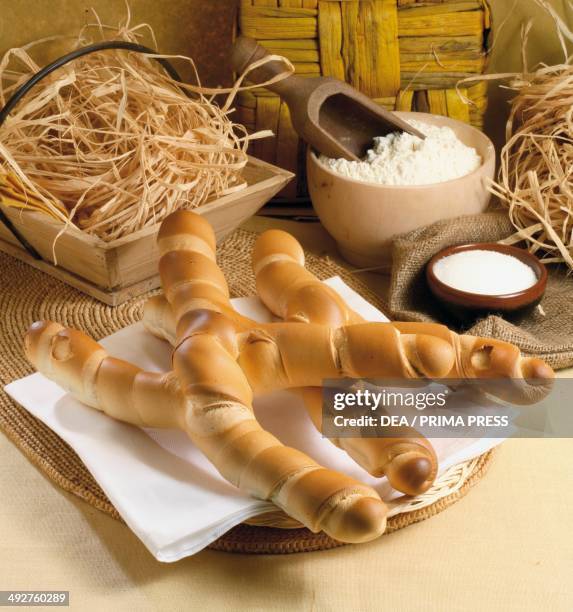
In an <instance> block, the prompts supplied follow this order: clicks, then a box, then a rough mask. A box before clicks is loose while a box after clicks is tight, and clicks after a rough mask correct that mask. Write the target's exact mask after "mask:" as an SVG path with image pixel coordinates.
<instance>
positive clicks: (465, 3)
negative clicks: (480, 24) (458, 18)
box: [400, 0, 482, 17]
mask: <svg viewBox="0 0 573 612" xmlns="http://www.w3.org/2000/svg"><path fill="white" fill-rule="evenodd" d="M481 10H482V3H481V0H450V1H449V2H436V3H432V4H429V3H428V2H424V3H417V4H414V5H412V4H411V5H409V6H405V5H401V6H400V12H401V13H402V14H403V15H406V14H408V13H412V14H416V15H417V16H420V17H422V16H424V15H440V14H443V13H461V12H468V11H481Z"/></svg>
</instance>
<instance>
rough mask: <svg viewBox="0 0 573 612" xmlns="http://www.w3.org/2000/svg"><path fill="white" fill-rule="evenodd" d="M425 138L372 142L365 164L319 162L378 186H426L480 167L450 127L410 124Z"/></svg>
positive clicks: (404, 136)
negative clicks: (372, 145)
mask: <svg viewBox="0 0 573 612" xmlns="http://www.w3.org/2000/svg"><path fill="white" fill-rule="evenodd" d="M408 123H409V124H410V125H411V126H412V127H415V128H416V129H418V130H419V131H420V132H422V133H423V134H425V135H426V138H425V140H421V139H420V138H418V137H417V136H412V135H411V134H406V133H405V132H395V133H392V134H388V135H387V136H380V137H378V138H375V139H374V148H373V149H370V150H369V151H368V153H367V154H366V157H365V158H364V160H362V161H359V162H356V161H348V160H346V159H332V158H330V157H326V156H324V155H321V156H320V161H321V162H322V163H323V164H325V165H326V166H327V167H328V168H330V169H331V170H333V171H334V172H336V173H337V174H341V175H342V176H346V177H348V178H352V179H355V180H358V181H366V182H368V183H379V184H381V185H428V184H430V183H442V182H444V181H449V180H451V179H455V178H459V177H460V176H465V175H466V174H469V173H470V172H473V171H474V170H476V169H477V168H479V166H480V165H481V157H480V156H479V155H478V153H477V151H476V150H475V149H472V148H471V147H467V146H466V145H465V144H463V143H462V142H461V141H460V140H458V138H457V136H456V135H455V134H454V132H453V130H451V129H450V128H449V127H438V126H435V125H429V124H427V123H421V122H420V121H415V120H409V121H408Z"/></svg>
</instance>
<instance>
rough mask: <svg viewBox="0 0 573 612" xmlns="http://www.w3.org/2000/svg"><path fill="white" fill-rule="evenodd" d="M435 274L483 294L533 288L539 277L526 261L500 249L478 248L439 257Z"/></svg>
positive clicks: (447, 281)
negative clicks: (501, 251)
mask: <svg viewBox="0 0 573 612" xmlns="http://www.w3.org/2000/svg"><path fill="white" fill-rule="evenodd" d="M434 274H435V275H436V277H437V278H438V280H441V281H442V283H444V284H445V285H449V286H450V287H453V288H454V289H459V290H460V291H466V292H469V293H479V294H481V295H504V294H508V293H516V292H517V291H523V290H524V289H528V288H529V287H532V286H533V285H535V283H536V282H537V276H536V274H535V272H534V271H533V269H532V268H530V267H529V266H528V265H527V264H524V263H523V262H522V261H520V260H519V259H517V257H513V255H506V254H505V253H498V252H496V251H486V250H485V249H475V250H471V251H461V252H459V253H454V254H452V255H448V256H447V257H443V258H442V259H438V261H436V263H435V264H434Z"/></svg>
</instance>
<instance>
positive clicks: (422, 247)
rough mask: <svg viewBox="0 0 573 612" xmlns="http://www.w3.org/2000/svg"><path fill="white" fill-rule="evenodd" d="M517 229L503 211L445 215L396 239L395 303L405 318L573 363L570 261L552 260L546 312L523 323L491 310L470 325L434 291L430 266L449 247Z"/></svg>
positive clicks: (559, 364)
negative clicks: (447, 308) (449, 310)
mask: <svg viewBox="0 0 573 612" xmlns="http://www.w3.org/2000/svg"><path fill="white" fill-rule="evenodd" d="M513 233H514V229H513V227H512V225H511V223H510V222H509V219H508V218H507V215H506V214H505V213H503V212H489V213H484V214H481V215H473V216H466V217H458V218H455V219H448V220H445V221H439V222H438V223H434V224H433V225H429V226H427V227H423V228H420V229H417V230H414V231H412V232H409V233H408V234H404V235H402V236H400V237H399V238H397V239H396V240H395V241H394V244H393V249H392V257H393V265H392V281H391V286H390V296H389V303H388V305H389V308H390V311H391V314H392V316H393V318H395V319H397V320H402V321H406V320H407V321H426V322H440V323H446V324H448V325H449V326H450V327H453V328H457V329H458V330H459V331H465V332H466V333H469V334H472V335H476V336H486V337H491V338H498V339H500V340H506V341H508V342H511V343H513V344H516V345H517V346H519V348H520V349H521V350H522V351H523V352H524V353H526V354H529V355H535V356H539V357H541V358H542V359H545V360H546V361H547V362H548V363H549V364H551V365H552V366H553V367H554V368H565V367H569V366H572V365H573V277H572V276H571V275H570V274H568V273H567V269H566V268H565V267H564V266H550V270H549V281H548V284H547V291H546V293H545V296H544V298H543V301H542V303H541V306H542V308H543V311H544V313H545V314H542V313H541V312H539V310H537V309H536V310H535V311H534V312H533V313H532V314H531V315H528V316H527V317H526V318H525V319H524V320H522V321H520V323H519V326H518V325H515V324H512V323H510V322H508V321H506V320H504V319H503V318H501V317H499V316H489V317H487V318H485V319H482V320H480V321H478V322H476V323H475V324H474V325H473V326H472V327H470V328H469V329H461V328H459V324H457V323H456V322H455V321H453V320H452V319H451V318H448V315H447V313H446V312H445V310H444V308H443V306H441V305H440V304H439V303H438V302H437V301H436V300H435V299H434V297H433V296H432V294H431V293H430V291H429V289H428V287H427V284H426V280H425V276H424V271H425V266H426V264H427V263H428V261H429V260H430V259H431V257H432V256H433V255H434V254H435V253H437V252H438V251H439V250H441V249H442V248H444V247H447V246H450V245H456V244H463V243H467V242H497V241H498V240H502V239H504V238H507V237H508V236H510V235H511V234H513Z"/></svg>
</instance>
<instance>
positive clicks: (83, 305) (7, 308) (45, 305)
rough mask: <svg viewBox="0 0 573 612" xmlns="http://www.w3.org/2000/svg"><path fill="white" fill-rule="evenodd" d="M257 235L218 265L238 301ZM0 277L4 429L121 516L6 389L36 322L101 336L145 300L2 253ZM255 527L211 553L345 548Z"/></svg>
mask: <svg viewBox="0 0 573 612" xmlns="http://www.w3.org/2000/svg"><path fill="white" fill-rule="evenodd" d="M255 236H256V235H255V234H253V233H252V232H247V231H244V230H238V231H236V232H234V233H233V235H232V236H231V237H229V238H228V239H227V240H226V241H225V242H224V243H223V244H222V245H221V246H220V247H219V250H218V256H219V263H220V265H221V267H222V269H223V271H224V272H225V275H226V277H227V280H228V283H229V287H230V290H231V294H232V295H233V296H234V297H239V296H248V295H253V294H254V293H255V283H254V278H253V274H252V272H251V268H250V254H251V250H252V247H253V243H254V240H255ZM307 265H308V268H309V269H310V270H312V272H314V273H315V274H316V275H317V276H318V277H319V278H328V277H330V276H335V275H339V276H341V277H342V279H343V280H344V281H345V282H346V283H347V284H348V285H350V286H351V287H353V288H354V289H356V290H357V291H359V292H360V293H361V294H362V295H363V296H364V297H365V298H366V299H367V300H369V301H370V302H371V303H372V304H374V305H375V306H377V307H378V308H380V309H381V310H385V307H384V304H383V303H382V302H381V300H380V299H379V298H378V297H377V296H376V295H374V294H373V293H372V292H371V291H369V290H368V289H367V288H366V287H364V286H363V285H362V284H361V283H360V282H358V281H357V280H356V278H355V277H353V276H352V275H351V274H349V273H348V272H347V271H346V270H344V269H343V268H341V267H340V266H338V265H336V264H334V263H333V262H332V261H330V260H329V259H327V258H320V257H317V256H315V255H312V254H308V255H307ZM0 278H1V279H2V286H1V288H0V427H1V428H2V429H3V431H4V432H5V433H6V435H7V436H8V437H9V438H10V439H11V440H12V441H13V442H14V443H15V444H16V446H18V448H20V450H21V451H22V452H23V453H24V454H25V455H26V457H28V459H29V460H30V461H31V462H32V463H33V464H34V465H36V466H38V467H39V468H40V469H41V470H42V471H43V472H44V473H45V474H46V475H47V476H49V477H50V478H51V479H52V480H53V481H54V482H56V483H57V484H58V485H59V486H61V487H62V488H63V489H65V490H67V491H70V492H71V493H74V494H75V495H77V496H78V497H81V498H82V499H84V500H85V501H87V502H88V503H89V504H91V505H92V506H95V507H96V508H98V509H99V510H102V511H103V512H106V513H107V514H109V515H111V516H113V517H114V518H117V519H119V518H120V517H119V514H118V513H117V511H116V509H115V508H114V507H113V506H112V504H111V502H110V501H109V500H108V499H107V497H106V496H105V494H104V492H103V491H102V490H101V489H100V487H99V486H98V484H97V483H96V482H95V480H94V479H93V477H92V476H91V474H90V473H89V472H88V470H87V468H86V467H85V466H84V464H83V463H82V462H81V460H80V459H79V457H78V456H77V455H76V453H75V452H74V451H73V450H72V449H71V448H70V447H69V446H68V445H67V444H66V443H65V442H64V441H63V440H62V439H61V438H59V437H58V436H57V435H56V434H55V433H53V432H52V431H51V430H50V429H49V428H48V427H47V426H46V425H44V424H43V423H42V422H41V421H39V420H37V419H36V418H35V417H33V416H32V415H30V414H29V413H28V412H26V410H24V409H23V408H21V407H20V406H19V405H18V404H16V403H15V402H13V401H12V400H11V399H10V398H9V397H8V396H7V394H6V393H5V391H4V389H3V387H4V385H5V384H7V383H8V382H11V381H13V380H15V379H17V378H21V377H23V376H26V375H27V374H30V373H31V372H32V368H31V367H30V365H29V364H28V362H27V360H26V358H25V356H24V354H23V351H22V348H21V347H22V338H23V335H24V333H25V331H26V329H27V328H28V326H29V325H30V323H32V322H33V321H35V320H38V319H51V320H54V321H58V322H59V323H61V324H62V325H66V326H70V327H75V328H77V329H81V330H83V331H85V332H86V333H88V334H89V335H91V336H92V337H94V338H95V339H100V338H102V337H103V336H107V335H109V334H111V333H113V332H115V331H117V330H119V329H121V328H122V327H125V326H126V325H130V324H131V323H134V322H136V321H139V320H140V318H141V315H142V307H143V302H144V299H145V296H143V297H141V298H138V299H135V300H132V301H130V302H127V303H124V304H121V305H120V306H116V307H111V306H106V305H104V304H101V303H100V302H98V301H96V300H94V299H93V298H90V297H88V296H86V295H84V294H82V293H80V292H78V291H77V290H75V289H73V288H72V287H69V286H68V285H65V284H64V283H62V282H60V281H58V280H56V279H54V278H51V277H50V276H47V275H45V274H43V273H42V272H39V271H38V270H35V269H33V268H31V267H30V266H28V265H26V264H24V263H22V262H20V261H17V260H16V259H13V258H11V257H9V256H7V255H4V254H1V253H0ZM491 456H492V453H491V452H490V453H486V454H485V455H482V456H481V457H478V458H477V459H474V460H472V461H469V462H467V463H464V464H461V465H458V466H454V467H453V468H451V469H450V470H448V471H447V472H446V473H445V474H443V475H442V476H441V477H440V479H439V480H438V481H437V482H436V483H435V485H434V487H432V489H430V491H428V492H426V493H425V494H424V495H422V496H420V497H417V498H413V499H408V500H407V501H406V502H401V503H400V504H399V505H394V506H393V507H391V508H390V517H391V518H390V519H389V521H388V529H387V532H386V533H391V532H392V531H395V530H397V529H401V528H402V527H406V526H407V525H410V524H412V523H416V522H418V521H422V520H424V519H426V518H429V517H430V516H433V515H434V514H437V513H438V512H441V511H442V510H443V509H444V508H446V507H447V506H449V505H451V504H453V503H455V502H456V501H457V500H458V499H460V498H461V497H462V496H463V495H464V494H465V493H466V492H467V491H468V490H469V488H470V487H471V486H472V485H473V484H474V483H475V482H477V481H478V480H479V479H480V478H481V476H482V475H483V474H484V472H485V469H486V467H487V465H488V464H489V462H490V460H491ZM255 522H256V523H257V524H258V525H265V526H253V525H239V526H238V527H235V528H234V529H232V530H231V531H229V532H228V533H226V534H225V535H223V536H222V537H221V538H219V539H218V540H217V541H216V542H214V543H213V544H212V545H211V548H214V549H216V550H224V551H229V552H244V553H289V552H303V551H313V550H323V549H327V548H334V547H336V546H340V545H341V543H340V542H336V541H335V540H332V539H331V538H329V537H328V536H326V535H325V534H323V533H319V534H314V533H311V532H310V531H308V530H307V529H302V528H296V529H292V528H283V527H292V526H293V523H292V520H290V519H288V517H286V515H284V514H282V513H279V512H278V511H277V512H276V513H270V514H268V515H264V516H263V517H257V520H256V521H255ZM271 525H272V527H271ZM276 526H280V527H281V528H277V527H276Z"/></svg>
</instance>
